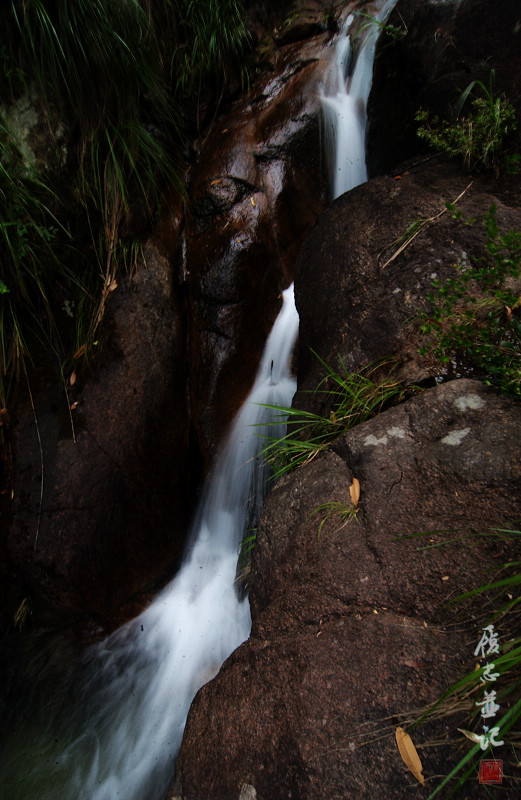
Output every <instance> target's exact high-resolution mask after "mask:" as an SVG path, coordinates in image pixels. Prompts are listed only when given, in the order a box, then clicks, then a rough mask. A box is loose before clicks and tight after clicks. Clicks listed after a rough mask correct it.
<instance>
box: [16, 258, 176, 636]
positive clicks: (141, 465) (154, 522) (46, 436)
mask: <svg viewBox="0 0 521 800" xmlns="http://www.w3.org/2000/svg"><path fill="white" fill-rule="evenodd" d="M145 262H146V263H145ZM145 262H143V263H141V264H140V266H139V267H138V269H137V270H136V272H135V274H133V275H132V276H131V277H130V278H128V279H124V280H121V282H120V285H119V286H118V288H117V289H116V290H115V291H114V292H113V293H112V294H111V296H110V298H109V302H108V306H107V320H106V324H107V326H108V328H109V329H110V341H109V344H108V345H107V346H106V348H105V352H104V362H103V364H102V366H100V367H99V368H98V370H97V371H96V373H95V374H94V375H93V376H92V377H90V378H88V379H85V378H78V380H77V382H76V383H75V384H74V386H70V384H69V381H68V389H69V397H68V398H67V397H66V395H65V393H64V391H63V387H62V386H57V387H52V388H49V389H47V390H44V391H40V392H39V393H38V395H35V397H34V402H35V414H33V412H32V411H31V409H30V408H29V407H28V408H27V410H26V413H22V412H21V411H20V412H19V415H18V418H17V419H16V420H14V421H13V422H14V423H15V424H13V431H12V452H13V461H14V500H13V504H12V508H11V515H12V517H11V520H12V521H11V525H10V526H9V530H8V532H7V540H6V544H5V550H6V558H7V565H6V566H7V567H8V569H9V571H14V572H15V573H17V574H18V576H19V578H20V581H21V584H22V585H21V587H20V588H19V590H18V596H14V597H12V598H10V602H11V603H12V602H15V603H18V602H20V600H21V599H22V598H23V597H24V596H26V597H29V598H30V600H31V602H32V608H33V612H34V614H35V616H36V617H37V618H38V619H39V620H40V622H41V621H42V619H44V618H45V617H46V615H47V614H48V613H50V614H53V615H55V614H56V613H59V614H63V615H64V616H67V615H70V614H71V613H72V614H76V615H77V614H78V613H79V614H81V613H83V614H88V615H91V616H99V617H101V618H107V617H110V616H111V615H116V619H117V618H119V619H121V617H122V616H123V617H124V616H126V614H128V613H129V612H130V611H131V609H129V610H127V612H125V611H123V612H122V611H121V608H120V607H121V605H122V603H124V602H128V600H129V598H132V597H133V595H136V593H142V592H144V591H150V590H151V589H152V588H153V587H156V586H157V584H158V582H159V581H160V580H161V577H163V578H164V577H165V576H167V575H168V574H169V573H171V570H172V569H173V567H174V565H175V564H176V562H177V559H178V558H179V557H180V554H181V552H182V548H183V542H184V536H185V532H186V525H187V519H188V515H189V513H190V507H191V506H190V466H189V447H188V438H189V437H188V432H189V421H188V414H187V408H186V398H185V385H186V361H185V322H184V316H183V313H182V304H181V299H180V297H179V292H178V290H177V289H176V288H175V283H174V282H173V281H172V269H171V264H170V262H169V260H168V259H167V258H166V257H165V256H164V255H161V254H160V252H159V250H158V249H157V247H156V246H154V245H153V244H152V243H149V245H148V246H147V248H146V250H145ZM68 377H69V376H66V378H68ZM67 399H68V400H69V403H70V404H71V407H72V410H71V412H70V416H69V409H68V403H67ZM39 439H40V440H41V451H40V442H39ZM42 469H43V475H42ZM12 611H14V609H11V612H12Z"/></svg>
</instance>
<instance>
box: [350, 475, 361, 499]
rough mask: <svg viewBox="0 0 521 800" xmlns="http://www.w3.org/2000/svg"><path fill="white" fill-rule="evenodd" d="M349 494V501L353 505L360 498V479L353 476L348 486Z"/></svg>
mask: <svg viewBox="0 0 521 800" xmlns="http://www.w3.org/2000/svg"><path fill="white" fill-rule="evenodd" d="M349 494H350V495H351V502H352V504H353V505H354V506H357V505H358V501H359V500H360V481H359V480H358V478H353V482H352V483H351V486H350V487H349Z"/></svg>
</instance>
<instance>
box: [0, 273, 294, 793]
mask: <svg viewBox="0 0 521 800" xmlns="http://www.w3.org/2000/svg"><path fill="white" fill-rule="evenodd" d="M297 332H298V315H297V312H296V309H295V303H294V299H293V287H292V286H291V287H290V288H289V289H287V290H286V291H285V292H284V293H283V305H282V309H281V311H280V313H279V315H278V317H277V319H276V321H275V324H274V326H273V329H272V331H271V334H270V336H269V337H268V341H267V343H266V346H265V350H264V354H263V357H262V361H261V364H260V367H259V370H258V374H257V378H256V380H255V383H254V386H253V388H252V390H251V393H250V395H249V397H248V400H247V402H246V403H245V404H244V406H243V407H242V409H241V411H240V412H239V414H238V416H237V418H236V420H235V422H234V424H233V427H232V430H231V432H230V435H229V437H228V440H227V442H226V444H225V446H224V448H223V450H222V452H221V454H220V456H219V457H218V458H217V460H216V463H215V466H214V469H213V475H212V477H210V479H209V481H208V483H207V486H206V489H205V491H204V493H203V496H202V499H201V502H200V504H199V509H198V512H197V514H196V518H195V520H194V523H193V526H192V531H191V534H190V537H189V543H188V548H187V554H186V557H185V560H184V564H183V566H182V567H181V569H180V571H179V573H178V574H177V576H176V577H175V578H174V579H173V580H172V582H171V583H170V584H169V585H168V586H167V587H166V588H165V589H164V591H163V592H162V593H161V594H160V595H159V596H158V597H157V598H156V600H155V601H154V602H153V603H152V605H151V606H150V607H149V608H148V609H146V610H145V611H144V612H143V613H142V614H141V615H140V616H139V617H137V618H136V619H134V620H132V621H131V622H129V623H128V624H126V625H124V626H123V627H122V628H120V629H119V630H117V631H115V632H114V633H113V634H112V635H111V636H109V637H108V638H107V639H105V640H104V641H103V642H101V643H100V644H99V645H97V646H96V647H93V648H92V649H91V650H90V652H89V653H88V656H87V659H86V662H85V663H84V664H83V667H82V670H81V674H80V675H78V676H76V679H75V680H74V684H75V686H72V687H71V695H72V697H69V698H68V702H67V703H66V704H64V705H66V706H67V708H66V710H65V709H64V716H63V719H62V717H61V715H60V714H59V713H58V714H57V715H54V714H52V713H51V714H50V715H49V716H48V709H45V710H44V711H43V713H42V714H41V715H40V719H39V720H38V721H36V720H35V721H33V722H34V725H35V727H36V729H37V732H36V735H35V736H34V738H31V734H30V731H27V730H25V736H26V737H27V738H26V740H25V741H24V742H22V743H20V741H18V737H17V736H15V737H14V739H13V740H12V741H10V742H9V744H8V747H9V750H10V751H13V750H14V751H15V752H14V754H13V755H12V757H11V758H9V756H8V757H7V758H6V757H4V758H3V759H2V762H3V763H2V772H3V789H2V790H1V791H6V792H7V793H6V794H4V795H2V796H4V797H5V798H6V800H7V798H9V800H17V798H20V799H21V798H24V799H26V800H28V799H29V798H31V799H33V798H38V800H77V798H79V797H82V798H88V800H114V798H117V797H121V798H125V800H144V798H146V800H154V799H155V798H157V799H158V800H159V799H160V798H163V797H164V795H165V793H166V791H167V789H168V784H169V782H170V780H171V778H172V766H173V762H174V758H175V755H176V753H177V751H178V749H179V746H180V744H181V737H182V735H183V729H184V724H185V720H186V715H187V713H188V709H189V706H190V703H191V702H192V699H193V697H194V695H195V693H196V692H197V690H198V689H199V688H200V687H201V686H202V685H203V684H204V683H206V682H207V681H208V680H210V678H212V677H213V676H214V675H215V674H216V672H217V671H218V669H219V667H220V666H221V664H222V663H223V661H224V660H225V658H226V657H227V656H228V655H229V654H230V653H231V652H232V651H233V650H234V649H235V648H236V647H238V645H239V644H241V642H243V641H244V640H245V639H246V638H247V636H248V634H249V630H250V614H249V606H248V602H247V600H245V599H242V600H241V598H240V593H239V592H238V591H237V581H236V569H237V554H238V549H239V546H240V543H241V540H242V538H243V536H244V533H245V530H246V529H247V527H248V526H249V525H250V524H254V523H255V520H256V518H257V517H258V513H259V511H260V507H261V505H262V500H263V498H264V495H265V492H266V481H267V478H268V471H267V469H266V466H265V465H264V463H263V460H262V458H261V457H259V455H258V453H259V441H260V440H259V437H258V435H257V434H258V433H259V427H258V426H259V425H261V426H262V428H261V430H262V431H263V432H266V433H269V435H270V436H272V435H273V436H280V435H283V434H284V430H285V425H283V424H282V423H281V422H276V423H273V422H270V414H271V416H273V414H272V412H270V410H269V409H267V408H265V407H264V404H275V405H283V406H288V405H289V404H290V403H291V399H292V397H293V394H294V392H295V386H296V384H295V381H294V379H293V378H292V377H291V375H290V360H291V353H292V350H293V347H294V343H295V339H296V336H297ZM266 426H267V427H266ZM47 716H48V718H47V719H46V717H47ZM29 751H30V754H29Z"/></svg>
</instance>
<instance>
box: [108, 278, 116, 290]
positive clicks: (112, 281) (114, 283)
mask: <svg viewBox="0 0 521 800" xmlns="http://www.w3.org/2000/svg"><path fill="white" fill-rule="evenodd" d="M117 288H118V282H117V280H116V279H115V278H113V279H112V280H111V282H110V284H109V286H108V289H107V291H109V292H113V291H114V289H117Z"/></svg>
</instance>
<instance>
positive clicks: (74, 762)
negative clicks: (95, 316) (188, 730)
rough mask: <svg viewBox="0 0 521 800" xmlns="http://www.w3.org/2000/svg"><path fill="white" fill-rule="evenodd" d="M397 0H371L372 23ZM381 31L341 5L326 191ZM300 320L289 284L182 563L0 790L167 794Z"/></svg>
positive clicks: (41, 723)
mask: <svg viewBox="0 0 521 800" xmlns="http://www.w3.org/2000/svg"><path fill="white" fill-rule="evenodd" d="M395 2H396V0H380V2H376V3H375V9H376V12H375V13H377V19H378V20H379V21H382V20H384V19H385V18H386V16H387V15H388V13H389V12H390V10H391V8H392V6H393V5H394V4H395ZM365 21H366V20H365ZM353 29H356V30H355V32H356V36H357V41H356V46H352V45H351V42H350V33H351V31H352V30H353ZM377 32H378V26H377V25H372V26H370V27H368V26H366V29H365V31H364V33H365V40H364V36H363V35H361V34H360V18H359V17H355V16H353V15H351V16H350V17H348V19H347V20H346V23H345V25H344V27H343V30H342V33H341V34H340V35H339V37H338V42H337V45H336V49H335V55H334V60H333V63H332V65H331V68H330V70H329V73H328V75H327V77H326V80H325V82H324V86H323V88H322V91H321V98H322V103H323V108H324V122H325V129H326V131H327V133H328V137H329V145H328V147H329V149H330V151H331V153H332V155H331V157H330V159H331V172H332V176H333V184H334V185H333V189H332V191H333V194H334V196H335V197H336V196H338V195H339V194H342V193H343V192H345V191H348V190H349V189H351V188H353V187H354V186H357V185H358V184H359V183H362V182H363V181H365V180H366V178H367V173H366V168H365V146H364V140H365V127H366V121H367V113H366V106H367V99H368V96H369V91H370V87H371V79H372V64H373V59H374V51H375V47H376V39H377V36H376V33H377ZM356 56H357V57H356ZM297 332H298V315H297V312H296V309H295V303H294V299H293V287H292V286H291V287H290V288H289V289H287V290H286V291H285V292H284V296H283V306H282V309H281V312H280V314H279V316H278V318H277V320H276V322H275V325H274V327H273V330H272V332H271V334H270V336H269V338H268V341H267V343H266V347H265V351H264V354H263V357H262V362H261V364H260V367H259V370H258V375H257V378H256V380H255V384H254V386H253V388H252V390H251V393H250V395H249V397H248V399H247V401H246V402H245V404H244V405H243V407H242V409H241V410H240V412H239V414H238V416H237V418H236V420H235V422H234V424H233V426H232V429H231V431H230V434H229V436H228V439H227V441H226V443H225V444H224V447H223V449H222V452H221V454H220V456H219V457H218V458H217V460H216V463H215V465H214V467H213V470H212V474H211V476H210V478H209V480H208V482H207V484H206V488H205V490H204V492H203V496H202V498H201V502H200V504H199V508H198V511H197V514H196V517H195V520H194V523H193V526H192V529H191V533H190V536H189V543H188V548H187V552H186V555H185V559H184V563H183V565H182V567H181V569H180V571H179V572H178V574H177V575H176V577H175V578H174V579H173V580H172V582H171V583H170V584H169V585H168V586H167V587H166V588H165V589H164V590H163V592H162V593H161V594H160V595H159V596H158V597H157V598H156V600H154V602H153V603H152V604H151V605H150V607H149V608H148V609H146V610H145V611H144V612H143V613H142V614H141V615H140V616H139V617H137V618H136V619H134V620H132V621H131V622H129V623H128V624H126V625H124V626H123V627H122V628H120V629H119V630H117V631H115V632H114V633H113V634H112V635H111V636H109V637H108V638H107V639H106V640H104V641H103V642H101V643H100V644H98V645H96V646H95V647H93V648H91V650H90V651H89V652H88V654H87V657H86V659H85V661H84V662H83V664H82V665H81V668H80V670H79V672H78V670H76V672H74V674H73V675H72V677H70V679H69V681H68V682H66V683H65V684H64V686H66V688H62V689H61V693H60V690H58V692H57V694H56V697H55V698H54V699H53V700H52V702H51V703H49V702H47V703H42V706H41V709H40V711H39V713H36V714H35V716H34V718H33V719H29V720H26V721H24V722H22V724H21V726H20V728H19V729H18V730H17V732H16V735H13V736H10V737H9V739H8V747H7V750H8V752H7V755H4V757H3V760H2V761H1V766H0V769H1V770H2V772H3V775H2V783H1V786H0V797H1V798H5V800H29V799H30V800H78V798H84V799H85V800H115V799H116V798H121V799H122V800H145V798H146V800H164V797H165V794H166V791H167V788H168V785H169V782H170V780H171V778H172V764H173V762H174V758H175V755H176V753H177V751H178V749H179V746H180V743H181V738H182V734H183V729H184V725H185V720H186V716H187V713H188V709H189V706H190V703H191V701H192V699H193V697H194V695H195V693H196V692H197V690H198V689H199V688H200V686H202V685H203V684H204V683H205V682H207V681H208V680H209V679H210V678H211V677H213V676H214V675H215V674H216V672H217V671H218V670H219V668H220V666H221V664H222V663H223V661H224V660H225V659H226V658H227V656H228V655H229V654H230V653H231V652H232V651H233V650H234V649H235V648H236V647H238V646H239V645H240V644H241V643H242V642H243V641H244V640H245V639H246V638H247V636H248V634H249V630H250V615H249V606H248V602H247V600H246V599H244V598H242V597H241V594H240V592H238V591H237V581H236V570H237V556H238V550H239V547H240V543H241V540H242V538H243V537H244V536H245V534H247V531H248V529H249V528H250V527H252V526H254V525H255V524H256V520H257V518H258V514H259V511H260V507H261V505H262V501H263V498H264V494H265V489H266V480H267V470H266V467H265V465H264V464H263V463H262V460H261V459H260V457H259V456H258V452H259V449H260V440H259V437H258V433H259V430H262V432H263V433H268V432H269V434H270V435H283V433H284V426H283V425H281V423H280V422H278V423H272V424H271V428H270V430H269V431H268V429H267V428H266V427H263V428H262V429H259V425H262V426H265V425H267V424H268V423H269V422H270V416H271V418H272V415H273V412H272V411H270V410H269V409H266V408H264V407H263V404H272V405H273V404H274V405H282V406H289V405H290V404H291V400H292V397H293V393H294V391H295V381H294V379H293V378H292V377H291V370H290V360H291V354H292V350H293V347H294V343H295V339H296V336H297ZM35 694H36V695H37V692H35ZM62 703H63V708H62ZM20 731H21V732H20Z"/></svg>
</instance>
